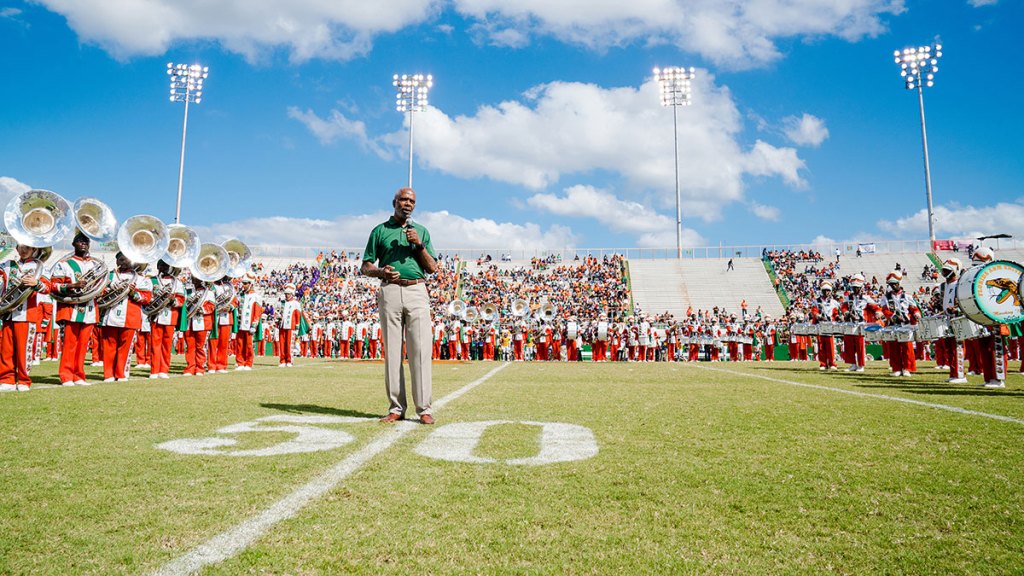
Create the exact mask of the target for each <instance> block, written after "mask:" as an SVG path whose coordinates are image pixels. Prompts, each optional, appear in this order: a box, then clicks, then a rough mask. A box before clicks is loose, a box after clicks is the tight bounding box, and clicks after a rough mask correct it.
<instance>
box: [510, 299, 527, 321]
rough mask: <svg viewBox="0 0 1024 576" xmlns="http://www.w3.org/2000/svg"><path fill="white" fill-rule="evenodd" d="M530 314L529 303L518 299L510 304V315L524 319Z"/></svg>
mask: <svg viewBox="0 0 1024 576" xmlns="http://www.w3.org/2000/svg"><path fill="white" fill-rule="evenodd" d="M529 313H530V303H529V302H527V301H526V300H523V299H522V298H520V299H519V300H516V301H515V302H513V303H512V315H513V316H520V317H524V316H526V315H527V314H529Z"/></svg>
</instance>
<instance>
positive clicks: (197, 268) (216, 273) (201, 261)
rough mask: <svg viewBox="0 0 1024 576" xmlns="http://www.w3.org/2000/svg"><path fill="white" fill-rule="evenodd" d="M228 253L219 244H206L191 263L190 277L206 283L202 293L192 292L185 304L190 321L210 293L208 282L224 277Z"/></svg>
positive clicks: (201, 307)
mask: <svg viewBox="0 0 1024 576" xmlns="http://www.w3.org/2000/svg"><path fill="white" fill-rule="evenodd" d="M228 263H229V260H228V253H227V251H226V250H224V247H223V246H220V245H219V244H213V243H209V242H208V243H206V244H203V245H202V246H201V247H200V248H199V254H198V255H197V256H196V260H195V262H193V263H192V267H191V270H192V277H193V278H198V279H200V280H202V281H203V282H205V283H206V285H205V286H204V288H203V290H202V291H198V290H194V289H193V293H192V295H191V296H189V298H188V300H186V302H185V310H186V317H187V318H188V319H189V320H191V319H192V318H194V317H195V316H196V314H199V311H200V310H202V309H203V306H202V304H203V301H205V300H206V296H207V294H209V293H210V285H209V283H210V282H216V281H217V280H220V279H221V278H223V277H224V274H226V273H227V270H228Z"/></svg>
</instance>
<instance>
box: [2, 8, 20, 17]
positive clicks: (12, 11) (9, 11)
mask: <svg viewBox="0 0 1024 576" xmlns="http://www.w3.org/2000/svg"><path fill="white" fill-rule="evenodd" d="M19 15H21V10H19V9H17V8H11V7H9V6H5V7H3V8H0V18H15V17H16V16H19Z"/></svg>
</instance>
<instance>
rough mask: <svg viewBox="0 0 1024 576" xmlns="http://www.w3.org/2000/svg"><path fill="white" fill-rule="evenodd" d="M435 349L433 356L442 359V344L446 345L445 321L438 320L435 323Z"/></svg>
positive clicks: (435, 358)
mask: <svg viewBox="0 0 1024 576" xmlns="http://www.w3.org/2000/svg"><path fill="white" fill-rule="evenodd" d="M433 344H434V346H433V348H434V350H433V354H431V357H432V358H433V359H434V360H440V359H441V346H443V345H444V322H437V323H436V324H434V343H433Z"/></svg>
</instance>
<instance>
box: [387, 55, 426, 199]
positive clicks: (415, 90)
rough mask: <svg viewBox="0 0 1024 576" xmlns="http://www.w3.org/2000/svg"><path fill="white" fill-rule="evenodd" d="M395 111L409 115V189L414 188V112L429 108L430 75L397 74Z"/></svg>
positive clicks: (394, 80)
mask: <svg viewBox="0 0 1024 576" xmlns="http://www.w3.org/2000/svg"><path fill="white" fill-rule="evenodd" d="M391 84H392V85H393V86H394V87H395V90H396V91H395V109H397V110H398V111H399V112H408V113H409V188H412V125H413V122H412V119H413V112H422V111H423V110H424V109H425V108H426V107H427V92H429V91H430V88H431V87H432V86H433V85H434V77H433V76H431V75H430V74H427V75H426V76H424V75H423V74H402V75H398V74H395V75H394V76H393V77H392V83H391Z"/></svg>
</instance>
